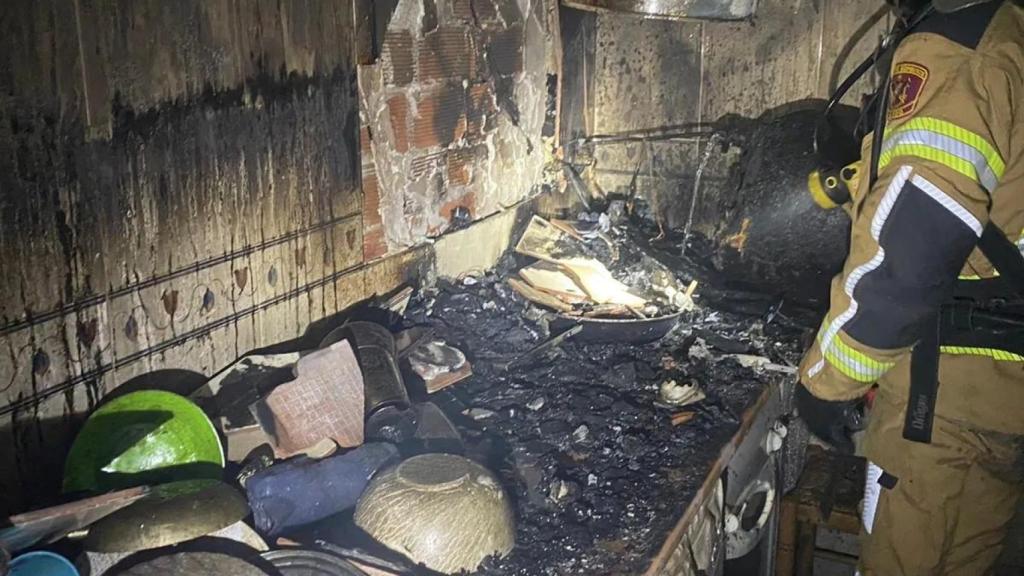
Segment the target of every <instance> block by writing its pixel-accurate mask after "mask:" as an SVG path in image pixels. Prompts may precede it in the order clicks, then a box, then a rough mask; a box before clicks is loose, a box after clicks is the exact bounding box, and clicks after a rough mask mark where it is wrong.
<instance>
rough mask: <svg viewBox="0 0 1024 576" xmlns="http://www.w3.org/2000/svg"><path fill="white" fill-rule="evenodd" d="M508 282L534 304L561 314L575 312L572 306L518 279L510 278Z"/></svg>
mask: <svg viewBox="0 0 1024 576" xmlns="http://www.w3.org/2000/svg"><path fill="white" fill-rule="evenodd" d="M507 282H508V285H509V286H511V287H512V289H513V290H515V291H516V292H518V293H519V295H520V296H522V297H523V298H526V299H527V300H529V301H531V302H533V303H534V304H540V305H541V306H546V307H548V308H551V309H552V310H557V311H559V312H566V313H569V312H572V311H573V308H572V305H571V304H566V303H565V302H562V301H561V300H559V299H558V298H556V297H554V296H552V295H551V294H548V293H547V292H543V291H541V290H537V289H536V288H534V287H533V286H530V285H529V284H527V283H526V282H523V281H522V280H518V279H516V278H509V279H508V280H507Z"/></svg>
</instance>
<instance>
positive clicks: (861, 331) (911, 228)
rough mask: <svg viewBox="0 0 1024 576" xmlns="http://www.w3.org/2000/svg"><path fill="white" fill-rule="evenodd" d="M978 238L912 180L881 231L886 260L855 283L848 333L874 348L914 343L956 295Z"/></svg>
mask: <svg viewBox="0 0 1024 576" xmlns="http://www.w3.org/2000/svg"><path fill="white" fill-rule="evenodd" d="M977 240H978V238H977V236H976V235H975V233H974V231H973V230H972V229H971V228H970V227H969V226H968V225H966V224H965V223H964V222H963V221H962V220H961V219H960V218H959V217H957V216H956V215H955V214H953V213H952V212H951V211H950V210H948V209H947V208H946V207H944V206H943V205H942V204H940V203H939V202H938V201H937V200H935V199H933V198H932V197H931V196H929V195H928V194H927V193H925V192H924V191H923V190H921V189H920V188H918V187H917V186H915V185H914V184H913V183H912V182H910V181H908V182H907V183H906V184H905V185H904V186H903V189H902V191H901V192H900V194H899V197H898V198H897V200H896V202H895V203H894V204H893V207H892V210H891V211H890V212H889V215H888V217H887V218H886V220H885V223H884V224H883V225H882V228H881V232H880V233H879V237H878V242H879V245H880V246H881V247H882V249H883V250H884V251H885V258H884V260H883V261H882V263H881V265H879V266H878V268H876V269H874V270H872V271H870V272H868V273H867V274H865V275H864V276H863V277H862V278H861V279H860V281H859V282H858V283H857V284H856V286H854V289H853V297H854V299H855V300H856V301H857V313H856V314H855V315H854V317H853V318H852V319H851V320H850V322H849V323H848V324H847V325H846V327H845V330H846V333H847V334H849V335H850V336H851V337H853V338H854V339H856V340H857V341H858V342H860V343H862V344H864V345H866V346H871V347H872V348H880V349H895V348H903V347H906V346H911V345H913V344H914V343H915V342H917V340H918V339H919V335H920V333H921V329H922V323H923V322H925V321H926V320H928V318H930V317H931V316H932V315H933V314H935V313H936V312H938V309H939V306H940V305H941V304H942V303H943V302H945V301H946V300H947V299H949V298H950V296H951V295H952V292H953V287H954V284H955V282H956V279H957V276H958V275H959V273H960V270H961V268H962V267H963V264H964V261H965V260H967V256H968V255H969V254H970V253H971V250H973V249H974V246H975V244H976V243H977Z"/></svg>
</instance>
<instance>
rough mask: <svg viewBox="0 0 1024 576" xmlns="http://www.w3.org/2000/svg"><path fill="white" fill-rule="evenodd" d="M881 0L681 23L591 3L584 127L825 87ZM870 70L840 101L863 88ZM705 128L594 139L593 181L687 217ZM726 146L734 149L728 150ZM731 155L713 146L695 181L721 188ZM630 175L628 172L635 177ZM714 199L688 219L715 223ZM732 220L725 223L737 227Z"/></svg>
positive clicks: (682, 118)
mask: <svg viewBox="0 0 1024 576" xmlns="http://www.w3.org/2000/svg"><path fill="white" fill-rule="evenodd" d="M887 14H888V9H887V8H886V5H885V2H884V1H883V0H856V1H849V0H822V1H820V2H806V1H804V0H777V1H772V2H761V3H760V4H759V6H758V10H757V12H756V14H755V16H754V17H753V18H752V19H751V20H750V21H744V22H680V21H665V20H650V19H642V18H639V17H633V16H626V15H622V14H615V13H601V14H599V15H598V16H597V23H596V32H595V36H596V45H597V48H596V58H597V62H596V66H595V67H594V71H593V75H594V79H593V82H594V85H595V87H594V95H593V96H592V102H593V104H592V105H593V107H594V123H593V126H592V127H591V130H590V133H591V134H616V133H622V132H629V131H636V130H643V129H657V128H661V127H664V126H673V125H678V124H686V123H694V122H698V123H711V122H715V121H717V120H719V119H721V118H723V117H727V116H734V117H740V118H747V119H757V118H758V117H760V116H762V115H763V114H765V113H770V112H773V111H776V110H779V109H780V108H784V107H787V106H790V105H792V104H793V103H795V102H800V101H805V100H807V99H812V98H819V99H820V98H825V97H826V96H828V95H829V94H830V92H831V90H832V88H834V87H835V85H836V84H837V83H838V81H839V80H841V79H842V77H843V76H845V74H847V73H849V71H851V70H852V69H853V68H854V67H855V66H856V65H857V64H859V63H860V61H861V60H862V59H863V58H864V57H865V56H867V55H868V54H870V53H871V51H872V50H873V49H874V48H875V46H876V45H877V41H878V40H879V38H880V36H881V35H882V34H884V32H885V31H886V30H887V29H888V26H889V25H890V23H891V21H890V20H889V19H888V16H887ZM874 80H875V78H874V77H873V76H871V75H868V76H867V77H866V78H865V79H864V80H863V81H862V82H861V83H860V84H858V85H857V86H855V87H854V89H853V90H852V91H851V92H850V97H849V98H848V99H847V101H848V102H849V103H851V104H858V103H859V102H858V99H859V96H860V95H861V94H863V93H866V92H869V91H870V90H872V89H873V85H874V84H873V82H874ZM704 144H706V140H705V139H703V138H690V139H678V140H671V141H649V142H646V143H644V142H626V143H618V144H614V145H607V146H601V147H598V148H597V149H596V150H595V152H594V155H595V164H594V167H593V170H594V173H595V175H596V179H597V182H598V183H599V184H600V186H601V187H602V188H603V189H604V190H606V191H610V192H628V189H629V187H630V185H631V184H633V183H634V182H635V187H636V189H637V192H638V193H639V194H640V195H641V196H642V197H644V198H646V199H647V200H648V201H649V202H650V204H651V208H652V211H653V212H654V213H655V214H656V215H657V217H658V218H660V219H661V220H662V221H663V223H664V224H665V225H666V227H669V228H682V227H684V226H685V224H686V220H687V218H688V216H689V207H690V200H691V198H692V191H693V188H694V186H693V184H694V182H693V180H694V174H695V172H696V167H697V165H698V162H699V160H700V158H701V155H702V153H703V151H704V148H703V146H704ZM734 152H735V151H734ZM733 159H734V158H730V157H729V156H728V155H721V154H717V153H716V154H714V155H713V157H712V159H711V166H710V167H709V169H708V170H706V171H705V174H704V176H705V178H704V181H703V184H702V189H704V190H705V191H707V192H709V194H711V195H714V194H719V193H725V194H728V193H733V192H735V191H734V190H732V191H726V190H719V189H717V188H716V185H720V184H724V181H723V180H722V177H723V176H724V175H725V174H726V173H728V166H729V165H730V163H731V161H732V160H733ZM634 175H635V176H634ZM713 205H714V203H713V202H711V203H709V202H704V201H699V202H698V206H697V217H696V218H695V220H696V222H695V223H694V224H695V226H698V227H700V228H702V229H703V231H704V232H707V233H711V232H714V231H716V230H714V229H715V227H716V226H717V225H718V224H719V219H718V216H719V215H718V214H717V213H716V212H715V211H714V210H713V209H712V210H710V211H705V212H702V211H701V210H702V209H704V208H708V207H713ZM738 232H739V230H738V229H737V230H732V231H730V232H729V233H738Z"/></svg>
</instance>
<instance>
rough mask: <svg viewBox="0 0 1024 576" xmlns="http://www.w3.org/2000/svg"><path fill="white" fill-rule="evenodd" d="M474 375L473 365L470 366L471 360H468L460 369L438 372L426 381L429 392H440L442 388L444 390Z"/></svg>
mask: <svg viewBox="0 0 1024 576" xmlns="http://www.w3.org/2000/svg"><path fill="white" fill-rule="evenodd" d="M472 375H473V367H472V366H470V364H469V361H468V360H467V361H466V363H465V364H463V365H462V366H460V367H459V368H458V369H456V370H453V371H451V372H445V373H443V374H438V375H437V376H435V377H434V378H431V379H430V380H427V381H426V382H425V385H426V387H427V394H433V393H435V392H440V391H441V390H444V389H445V388H447V387H449V386H451V385H453V384H458V383H459V382H462V381H463V380H465V379H466V378H469V377H470V376H472Z"/></svg>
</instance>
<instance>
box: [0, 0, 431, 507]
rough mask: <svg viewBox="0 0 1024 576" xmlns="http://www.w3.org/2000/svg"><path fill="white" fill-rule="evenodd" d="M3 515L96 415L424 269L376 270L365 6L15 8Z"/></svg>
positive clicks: (328, 0)
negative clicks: (363, 59) (358, 20)
mask: <svg viewBox="0 0 1024 576" xmlns="http://www.w3.org/2000/svg"><path fill="white" fill-rule="evenodd" d="M0 12H2V13H0V206H2V207H3V210H2V211H0V261H2V262H3V263H4V270H5V272H6V274H5V275H4V277H3V278H2V279H0V355H2V356H3V358H4V359H3V361H0V420H2V425H0V471H2V473H0V494H2V497H0V511H3V510H2V509H24V508H25V507H26V506H29V505H31V504H34V503H39V502H41V501H44V500H46V499H47V498H51V499H52V498H53V497H54V496H55V495H57V494H59V492H60V478H61V473H62V461H63V457H64V454H65V449H66V447H67V446H68V445H69V443H70V441H71V439H72V438H73V434H74V431H75V429H76V423H77V421H78V419H79V418H80V417H81V415H82V414H84V413H86V412H88V411H89V410H90V409H91V408H93V407H94V406H95V405H96V404H97V402H98V401H99V400H100V398H101V397H102V396H103V395H104V394H105V393H107V392H109V391H111V390H112V389H114V388H115V387H117V386H119V385H121V384H122V383H125V382H127V381H133V380H134V382H136V383H137V382H139V380H138V379H137V378H148V379H149V381H150V382H151V383H158V384H164V385H166V384H174V383H175V382H177V383H179V384H181V383H193V384H194V383H195V382H196V381H197V380H198V381H199V382H201V381H202V380H204V379H205V378H206V377H208V376H210V375H212V374H213V373H214V372H216V371H218V370H220V369H221V368H223V367H224V366H226V365H228V364H230V363H231V362H233V361H234V360H235V359H236V358H237V357H238V356H240V355H242V354H245V353H247V352H248V351H250V350H252V349H254V348H259V347H262V346H267V345H269V344H273V343H277V342H280V341H283V340H288V339H290V338H294V337H296V336H300V335H302V334H303V333H305V332H306V331H307V330H309V329H310V325H311V323H316V322H317V321H319V320H320V319H322V318H324V317H327V316H330V315H331V314H333V313H335V312H337V311H338V310H341V309H343V308H345V307H347V306H348V305H350V304H352V303H354V302H356V301H359V300H361V299H364V298H366V297H367V296H369V295H371V294H373V293H374V292H376V291H378V290H387V289H389V288H390V287H393V286H395V285H397V284H399V283H401V282H403V281H404V280H406V278H407V276H408V275H410V274H412V273H413V266H414V264H416V262H418V257H419V256H422V254H420V253H416V252H407V253H403V254H401V255H398V256H396V257H395V258H392V259H389V260H382V261H380V262H379V263H375V264H374V265H371V266H364V265H363V250H362V248H363V227H362V225H363V223H362V217H361V211H362V206H363V199H362V196H361V193H360V190H359V185H360V182H359V163H358V158H359V157H358V128H359V122H358V97H357V78H356V62H355V56H354V46H355V34H354V32H353V22H354V19H353V13H352V8H351V5H350V3H349V2H337V1H334V0H302V1H295V2H272V1H269V2H268V1H266V0H182V1H175V2H165V1H163V0H130V1H129V0H76V1H72V0H42V1H41V0H9V1H7V2H4V5H3V8H0Z"/></svg>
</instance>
